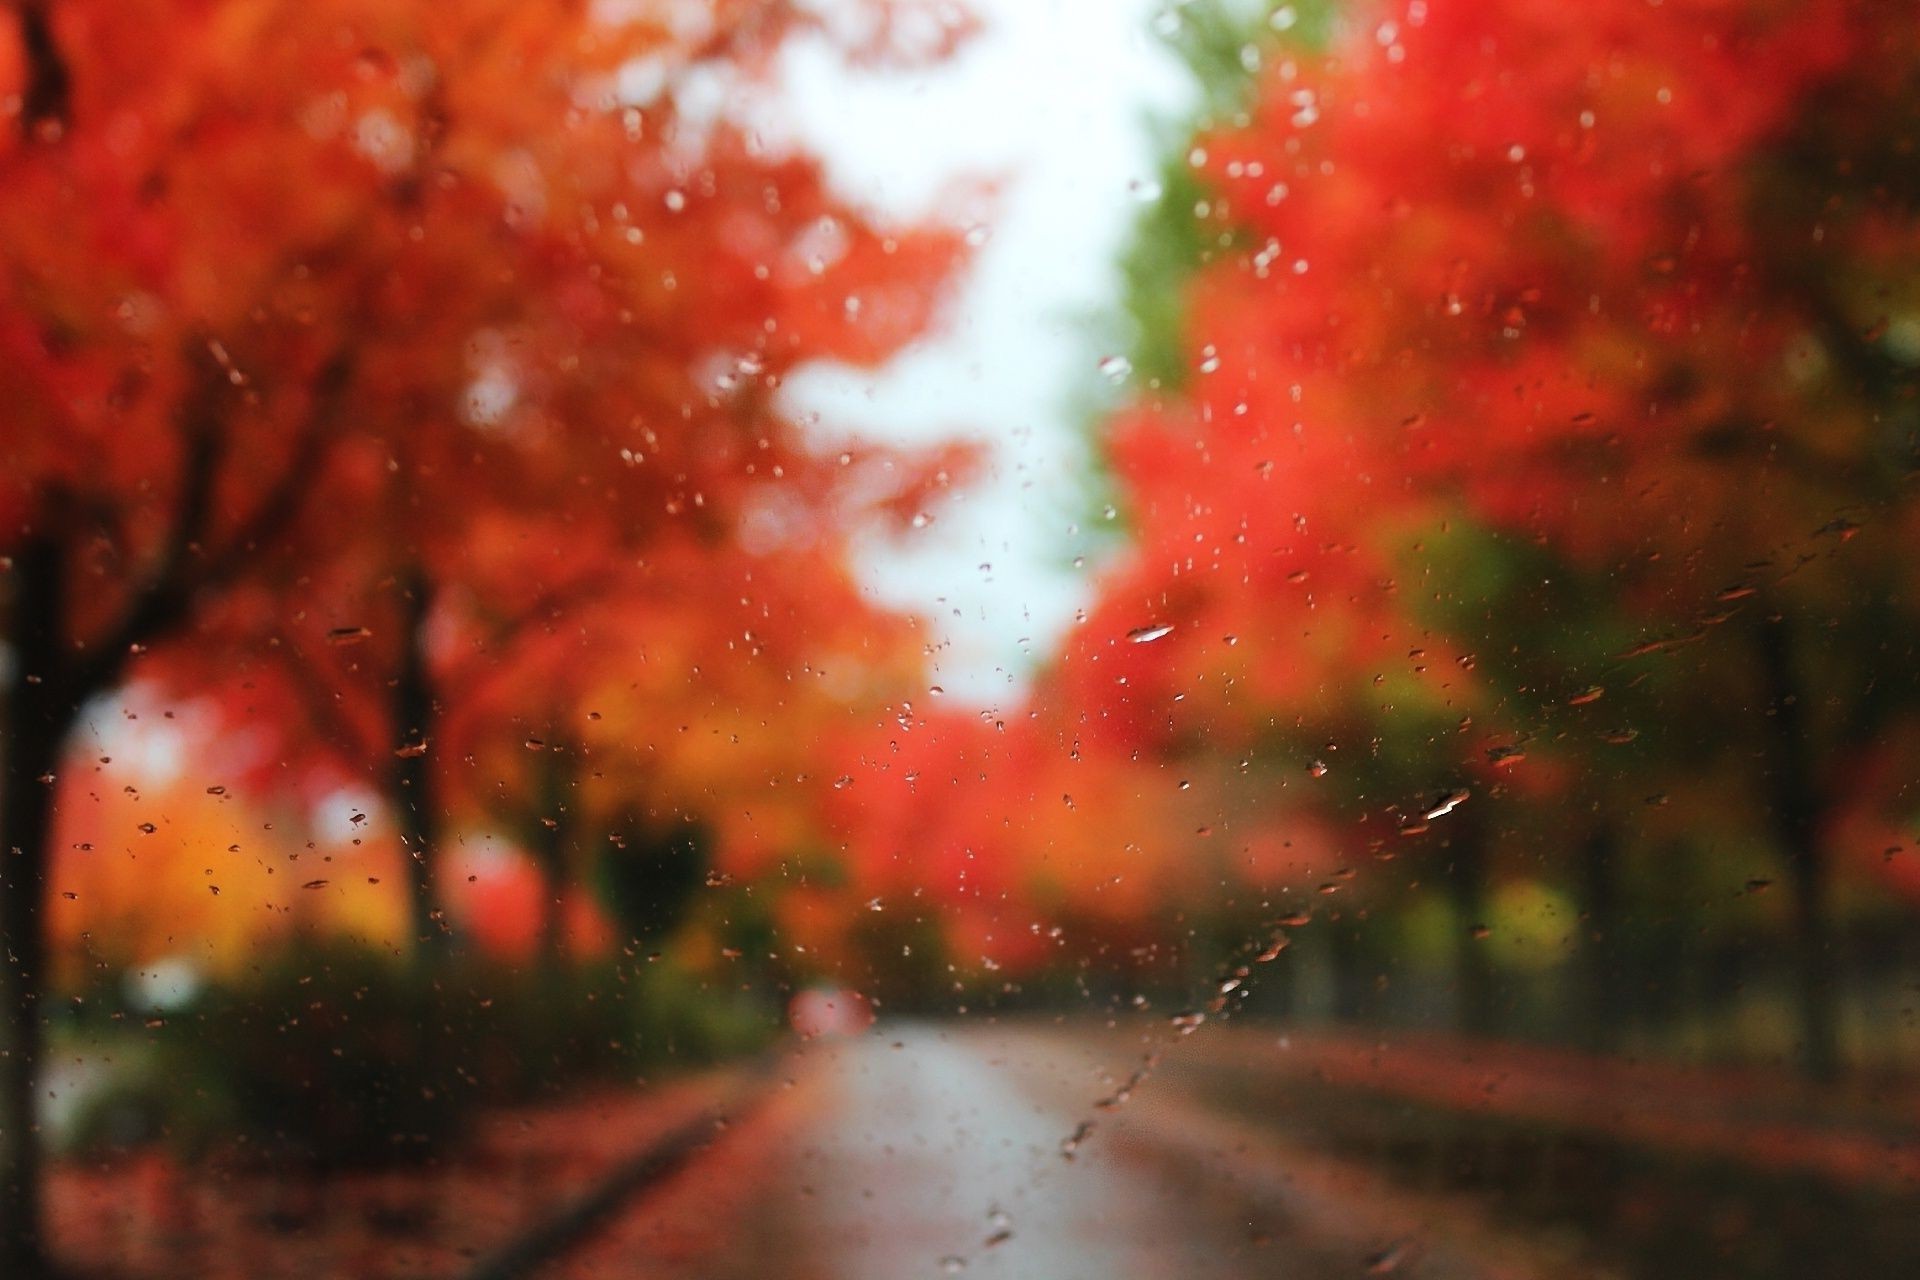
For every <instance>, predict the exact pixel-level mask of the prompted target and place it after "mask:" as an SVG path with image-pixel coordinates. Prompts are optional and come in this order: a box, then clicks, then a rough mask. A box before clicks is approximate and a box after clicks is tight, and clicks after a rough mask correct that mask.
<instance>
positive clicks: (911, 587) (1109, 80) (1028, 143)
mask: <svg viewBox="0 0 1920 1280" xmlns="http://www.w3.org/2000/svg"><path fill="white" fill-rule="evenodd" d="M1165 3H1166V0H974V5H973V7H974V9H975V11H976V12H977V13H978V14H979V15H980V17H981V18H982V20H983V22H984V23H985V30H984V31H983V32H982V33H981V35H980V36H979V37H977V38H976V39H975V40H974V41H972V42H971V43H970V44H968V45H967V46H966V47H965V48H964V50H963V52H962V53H961V55H960V56H959V57H958V58H956V59H955V60H953V61H952V62H950V63H948V64H946V65H943V66H941V67H938V68H935V69H934V70H932V71H930V72H927V73H925V74H915V75H911V76H906V75H881V74H866V75H858V74H854V73H850V72H848V71H847V70H846V69H845V68H844V67H842V66H840V65H838V64H837V63H836V62H835V61H834V60H833V59H831V58H830V57H828V56H826V55H825V54H824V53H821V52H820V51H818V50H813V51H805V52H799V53H797V54H796V55H794V56H793V57H792V59H791V62H790V64H789V72H790V75H791V84H792V86H793V88H794V89H795V93H794V95H793V98H792V99H791V100H792V101H794V103H795V104H796V112H797V117H798V118H797V119H796V120H793V121H790V122H788V126H789V127H790V128H793V129H795V130H796V131H797V132H798V133H799V135H800V136H801V137H802V138H804V139H806V140H808V141H809V142H810V143H811V144H812V145H814V146H815V147H817V148H819V150H820V151H821V153H822V154H824V155H825V156H826V158H827V162H828V164H829V166H830V169H831V171H832V172H833V174H834V176H835V179H836V181H837V182H838V183H839V184H840V186H841V187H842V189H843V190H844V191H846V192H847V193H848V194H850V195H851V196H853V197H854V198H855V199H857V200H859V201H860V202H862V203H864V204H867V205H868V206H870V207H873V208H876V209H879V210H881V211H883V212H886V213H892V214H899V215H902V216H912V215H917V214H922V213H925V212H928V211H935V212H944V211H945V210H943V196H944V197H947V203H948V204H949V205H950V204H951V196H952V193H953V190H954V186H955V184H956V182H964V181H965V180H966V179H968V178H982V177H984V178H989V179H998V180H999V182H1000V187H999V191H998V195H997V197H996V202H995V204H994V206H993V208H992V210H991V212H990V214H989V216H988V219H987V221H986V230H987V232H988V237H989V238H988V239H987V241H986V243H985V244H984V245H982V246H981V247H980V248H979V249H978V250H977V251H976V253H977V256H976V258H975V259H974V261H973V263H972V266H971V270H970V271H969V274H968V278H967V279H966V280H965V281H964V282H963V285H962V288H961V290H960V292H959V294H958V296H957V298H956V300H955V304H954V306H953V307H952V309H951V311H950V314H949V316H948V319H947V323H946V325H945V326H944V328H943V331H942V333H941V334H939V335H938V336H936V337H935V338H934V339H932V340H930V341H928V342H926V343H923V344H921V345H920V346H919V347H917V348H915V349H913V350H912V351H910V352H908V353H906V354H905V355H903V356H902V357H901V358H900V359H899V360H897V361H895V362H894V363H893V364H892V365H891V366H889V367H888V368H887V369H885V370H883V371H881V372H880V373H879V374H878V375H873V374H868V373H863V372H859V371H847V370H839V369H818V370H813V371H809V372H808V373H807V374H806V375H805V376H803V377H800V378H796V379H795V380H794V381H793V382H792V383H791V384H790V386H789V394H790V395H791V396H792V397H793V400H794V403H795V404H796V405H798V406H799V407H801V408H802V409H811V410H817V411H818V412H819V414H820V416H821V418H822V420H823V422H824V423H827V424H834V425H842V426H850V427H853V428H855V429H857V430H859V431H861V432H863V433H866V434H870V435H871V436H873V437H875V438H879V439H886V440H899V441H906V442H913V441H928V440H934V439H938V438H941V437H943V436H946V435H948V434H950V433H953V432H954V431H955V430H956V429H957V430H960V431H963V432H965V433H966V434H968V435H970V436H973V437H976V438H978V439H981V440H983V441H985V442H986V443H987V444H988V445H989V446H990V447H991V456H990V459H989V463H988V466H987V468H986V470H985V472H984V474H982V475H981V476H979V477H978V478H977V479H976V480H975V481H974V483H973V484H972V485H970V486H969V487H968V488H967V489H966V491H965V492H964V493H963V494H962V495H961V496H960V497H959V498H957V499H955V500H953V501H950V502H949V503H947V504H946V505H945V506H944V507H943V508H941V509H940V511H939V512H938V513H937V518H936V520H935V522H934V523H933V524H932V525H930V526H929V527H928V528H926V529H924V530H921V531H919V532H917V533H915V534H914V535H912V538H911V540H910V542H909V543H908V544H907V545H906V546H905V547H903V548H902V549H900V550H897V551H896V550H889V551H884V552H880V553H877V554H875V555H874V556H873V557H872V562H873V564H872V570H871V573H870V574H869V577H870V580H871V581H872V582H873V583H874V586H875V589H876V591H878V592H879V594H880V595H881V596H882V598H884V599H885V600H886V601H887V602H889V603H891V604H894V605H896V606H901V607H906V608H909V609H912V610H914V611H916V612H919V613H922V614H923V615H925V616H927V617H928V618H930V619H931V620H932V621H933V622H934V624H935V626H936V627H937V628H938V639H939V640H941V641H943V642H945V643H946V644H947V645H948V647H946V648H945V649H943V650H942V653H941V655H940V658H939V664H938V667H939V669H938V674H937V676H936V679H938V680H939V682H940V684H941V686H942V687H943V688H944V689H945V690H946V691H947V692H949V693H951V694H955V695H957V696H962V697H965V698H967V699H969V700H972V701H977V702H982V703H993V702H997V701H1002V700H1004V699H1006V698H1007V696H1008V694H1009V692H1010V690H1011V689H1014V688H1017V685H1018V681H1019V678H1020V676H1021V674H1023V673H1024V672H1025V670H1026V669H1027V667H1028V666H1029V659H1028V658H1027V656H1026V655H1027V654H1028V653H1029V652H1031V653H1032V654H1034V655H1041V654H1044V653H1045V652H1046V651H1047V649H1048V647H1049V646H1050V644H1051V642H1052V640H1053V639H1054V638H1055V637H1056V636H1057V635H1058V634H1059V632H1060V631H1061V630H1062V629H1063V628H1064V627H1065V626H1066V625H1067V624H1068V623H1070V622H1071V621H1072V618H1073V614H1074V611H1075V610H1076V609H1078V608H1079V607H1080V606H1081V605H1083V604H1084V603H1085V602H1086V598H1087V595H1088V585H1087V584H1088V577H1089V573H1090V570H1087V569H1075V568H1073V567H1072V565H1071V561H1072V558H1073V556H1074V555H1075V554H1076V551H1077V550H1078V549H1079V548H1077V547H1076V543H1077V542H1079V541H1080V540H1079V539H1077V538H1075V537H1074V535H1073V533H1072V526H1073V524H1074V522H1075V521H1076V520H1083V519H1085V518H1086V517H1087V515H1088V508H1089V503H1088V502H1087V500H1086V497H1085V495H1084V493H1083V491H1082V490H1081V488H1080V484H1081V481H1080V479H1079V477H1080V476H1081V475H1082V474H1083V471H1084V467H1083V463H1082V458H1083V456H1084V448H1083V443H1082V441H1081V439H1080V438H1079V434H1078V432H1079V424H1078V422H1077V421H1076V406H1080V407H1084V406H1086V405H1089V404H1091V403H1095V402H1096V401H1097V399H1098V397H1100V396H1101V395H1102V394H1103V393H1107V394H1110V393H1111V387H1110V386H1109V384H1108V381H1107V379H1106V378H1105V377H1104V376H1103V375H1102V373H1101V372H1100V369H1099V362H1100V360H1101V358H1102V357H1103V356H1105V355H1107V354H1110V353H1111V350H1112V347H1113V344H1114V342H1115V341H1116V340H1117V335H1120V334H1121V333H1122V332H1123V330H1121V328H1120V327H1119V322H1118V321H1117V319H1116V318H1115V317H1114V314H1113V304H1114V300H1115V298H1116V296H1117V288H1118V280H1119V276H1118V271H1117V258H1118V254H1119V252H1120V249H1121V246H1122V245H1123V243H1124V241H1125V239H1126V236H1127V234H1128V232H1129V230H1130V228H1131V225H1132V222H1133V220H1134V218H1135V217H1136V216H1137V215H1138V213H1139V211H1140V209H1141V206H1142V201H1143V200H1144V199H1146V198H1149V197H1150V195H1151V193H1152V191H1153V183H1154V178H1155V170H1156V163H1155V162H1156V157H1155V156H1154V154H1153V152H1152V148H1151V145H1150V141H1149V134H1148V129H1147V121H1148V119H1149V117H1150V116H1152V115H1156V114H1178V113H1181V112H1183V111H1184V110H1185V109H1186V104H1187V103H1188V101H1189V100H1190V98H1191V89H1190V87H1189V85H1188V82H1187V80H1186V78H1185V76H1184V74H1183V73H1182V71H1181V70H1180V68H1179V66H1178V64H1177V63H1176V62H1175V60H1174V59H1173V58H1172V56H1171V55H1170V54H1169V53H1168V52H1167V51H1166V50H1165V49H1164V48H1163V47H1162V46H1161V45H1160V43H1159V42H1158V41H1157V39H1156V38H1155V37H1154V36H1153V35H1152V34H1151V32H1150V30H1149V27H1148V22H1149V19H1150V17H1151V15H1152V14H1153V13H1154V12H1155V11H1157V10H1159V9H1162V8H1164V7H1165ZM1093 518H1094V519H1096V520H1097V519H1098V516H1097V515H1096V516H1094V517H1093ZM983 566H990V567H983Z"/></svg>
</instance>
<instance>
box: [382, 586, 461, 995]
mask: <svg viewBox="0 0 1920 1280" xmlns="http://www.w3.org/2000/svg"><path fill="white" fill-rule="evenodd" d="M400 591H401V599H400V644H401V649H400V666H399V670H398V671H397V672H396V673H395V677H394V682H393V727H394V729H395V731H396V732H397V734H398V736H399V741H400V742H401V743H403V744H405V746H404V747H403V748H402V750H401V752H400V754H399V756H398V757H397V758H396V759H395V761H394V770H393V778H392V785H393V794H392V796H391V797H390V798H391V801H392V804H393V812H394V821H395V824H396V825H397V827H398V829H399V834H400V843H401V845H402V847H403V851H404V854H405V857H406V863H407V881H406V883H407V926H408V930H409V933H410V935H411V938H412V942H413V953H412V954H413V963H414V967H415V969H416V970H421V971H428V970H431V969H433V968H435V967H437V965H438V963H439V961H440V959H441V958H442V957H443V956H444V955H445V953H446V950H447V946H448V936H447V924H446V916H445V913H444V912H443V911H441V910H440V906H439V896H438V893H437V891H436V886H435V883H434V874H435V872H436V870H437V868H436V867H435V865H434V859H435V857H436V855H437V854H438V853H439V843H440V808H439V804H438V801H437V797H436V796H435V794H434V785H433V782H434V778H433V762H432V759H431V752H432V750H433V748H434V747H435V745H436V744H435V743H434V742H433V731H434V727H435V722H436V720H437V718H438V716H439V711H440V704H439V701H438V699H436V698H435V696H434V689H433V673H432V672H431V671H430V670H429V668H428V665H427V663H428V659H427V652H426V649H427V635H426V632H427V622H428V618H429V615H430V614H431V612H432V609H433V583H432V582H431V580H430V579H428V577H427V576H426V574H425V573H423V572H421V571H420V570H418V569H414V570H411V571H409V572H407V573H405V574H403V575H401V578H400Z"/></svg>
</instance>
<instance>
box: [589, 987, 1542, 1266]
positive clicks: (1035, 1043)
mask: <svg viewBox="0 0 1920 1280" xmlns="http://www.w3.org/2000/svg"><path fill="white" fill-rule="evenodd" d="M1153 1047H1158V1048H1165V1046H1164V1045H1160V1046H1143V1045H1141V1044H1138V1043H1135V1042H1132V1041H1128V1040H1127V1039H1126V1038H1125V1037H1123V1036H1119V1035H1112V1036H1106V1037H1097V1036H1096V1037H1087V1036H1069V1035H1065V1034H1054V1033H1051V1032H1049V1031H1048V1030H1046V1029H1044V1028H1032V1027H1029V1028H1023V1029H1004V1028H999V1029H996V1028H991V1027H985V1028H962V1027H954V1026H950V1025H949V1026H926V1027H905V1028H892V1029H883V1030H881V1031H879V1032H877V1033H870V1034H868V1035H866V1036H862V1037H860V1038H858V1039H853V1040H845V1041H839V1042H834V1043H822V1044H817V1045H815V1046H813V1047H811V1048H809V1049H808V1050H807V1051H806V1053H805V1054H804V1055H803V1056H802V1058H801V1059H800V1060H799V1061H798V1063H797V1064H796V1066H795V1069H794V1071H793V1073H792V1077H791V1079H790V1081H789V1082H788V1086H787V1087H786V1088H784V1089H782V1090H781V1091H780V1093H779V1095H778V1096H777V1097H776V1099H775V1101H774V1102H773V1103H772V1104H771V1105H770V1106H769V1107H768V1108H767V1109H766V1111H765V1112H764V1113H762V1114H761V1115H759V1116H757V1117H755V1118H753V1119H750V1120H747V1121H744V1122H743V1123H742V1124H741V1126H740V1130H741V1132H739V1133H737V1134H735V1135H733V1136H732V1137H731V1138H729V1139H728V1140H727V1141H726V1142H724V1143H723V1144H721V1146H720V1147H719V1148H717V1149H716V1151H715V1158H714V1159H715V1163H714V1165H713V1166H712V1167H710V1168H709V1169H708V1170H707V1175H708V1176H707V1177H706V1179H705V1180H704V1181H702V1179H701V1178H700V1177H698V1176H696V1177H694V1178H691V1179H689V1180H688V1181H687V1182H686V1183H685V1184H683V1185H682V1186H680V1187H679V1188H677V1189H669V1190H668V1192H667V1193H666V1194H664V1195H663V1196H660V1197H658V1198H656V1199H655V1200H653V1201H650V1202H649V1203H648V1204H647V1205H646V1206H643V1210H644V1211H643V1212H641V1213H639V1214H638V1215H636V1218H635V1220H634V1221H632V1222H630V1223H629V1224H628V1226H627V1228H626V1229H625V1230H624V1231H619V1232H616V1233H614V1236H613V1237H612V1238H610V1239H608V1240H606V1241H605V1242H604V1243H603V1244H602V1245H601V1247H599V1248H597V1249H596V1250H594V1251H593V1253H594V1256H595V1260H596V1261H595V1265H592V1266H587V1267H584V1268H574V1269H570V1270H569V1273H568V1274H570V1275H592V1276H601V1275H606V1276H613V1275H629V1276H631V1275H646V1276H662V1277H672V1278H673V1280H683V1278H684V1280H694V1278H696V1277H697V1278H699V1280H743V1278H744V1277H748V1276H754V1277H770V1278H773V1280H906V1278H909V1277H916V1276H929V1277H932V1276H941V1275H953V1274H965V1275H967V1276H981V1277H1006V1278H1008V1280H1013V1278H1020V1280H1173V1278H1175V1277H1178V1278H1181V1280H1188V1278H1192V1280H1210V1278H1212V1277H1223V1278H1224V1277H1229V1276H1231V1277H1235V1278H1236V1280H1244V1278H1245V1277H1249V1276H1273V1277H1289V1278H1292V1280H1320V1278H1321V1277H1351V1276H1361V1275H1368V1274H1386V1273H1389V1272H1391V1273H1393V1274H1397V1275H1418V1276H1421V1277H1426V1278H1428V1280H1441V1278H1448V1277H1480V1276H1486V1277H1493V1276H1502V1277H1504V1276H1515V1277H1518V1276H1549V1275H1572V1274H1578V1273H1577V1272H1576V1271H1572V1270H1567V1269H1562V1268H1560V1267H1558V1266H1544V1265H1542V1264H1541V1263H1540V1261H1539V1259H1538V1258H1537V1257H1536V1256H1533V1255H1530V1254H1527V1253H1525V1252H1524V1250H1522V1251H1520V1252H1516V1250H1515V1242H1510V1241H1502V1240H1500V1239H1498V1238H1495V1237H1492V1236H1490V1235H1487V1234H1485V1233H1477V1232H1476V1229H1475V1226H1474V1224H1473V1223H1472V1222H1471V1221H1470V1220H1469V1219H1467V1218H1461V1219H1459V1220H1457V1221H1450V1222H1448V1223H1447V1224H1445V1225H1444V1226H1439V1225H1436V1223H1435V1221H1434V1219H1435V1217H1436V1209H1435V1206H1434V1205H1433V1204H1431V1203H1430V1202H1428V1203H1410V1202H1408V1201H1407V1199H1406V1198H1405V1197H1404V1196H1397V1194H1396V1193H1395V1192H1393V1191H1391V1190H1390V1189H1388V1188H1386V1187H1385V1186H1383V1185H1380V1184H1379V1183H1377V1182H1375V1181H1373V1180H1371V1179H1370V1178H1369V1177H1368V1176H1367V1175H1365V1174H1364V1173H1362V1172H1359V1171H1356V1170H1354V1169H1351V1168H1348V1167H1328V1166H1327V1165H1326V1164H1325V1162H1324V1161H1323V1160H1322V1161H1318V1162H1317V1163H1316V1161H1317V1160H1318V1158H1316V1157H1313V1156H1310V1155H1307V1154H1306V1153H1304V1152H1299V1151H1294V1150H1290V1149H1286V1148H1284V1147H1281V1146H1278V1145H1276V1143H1275V1142H1274V1141H1273V1140H1272V1139H1270V1138H1269V1137H1267V1136H1264V1135H1262V1134H1258V1133H1250V1132H1248V1131H1247V1128H1248V1127H1247V1126H1245V1125H1243V1124H1236V1123H1234V1122H1231V1121H1227V1120H1223V1119H1221V1118H1220V1117H1219V1116H1217V1115H1216V1114H1214V1113H1212V1112H1210V1111H1207V1110H1205V1109H1203V1108H1199V1107H1197V1106H1195V1105H1194V1104H1193V1103H1192V1102H1191V1101H1190V1100H1188V1099H1186V1098H1185V1097H1184V1096H1183V1094H1184V1090H1183V1089H1182V1088H1181V1086H1180V1082H1179V1080H1178V1074H1179V1073H1178V1069H1177V1063H1174V1064H1170V1066H1169V1068H1168V1069H1167V1070H1166V1071H1165V1072H1164V1074H1163V1076H1160V1077H1156V1078H1155V1079H1153V1080H1151V1081H1149V1082H1148V1084H1147V1085H1146V1086H1145V1087H1143V1088H1141V1089H1139V1090H1138V1091H1137V1092H1136V1093H1135V1095H1134V1096H1133V1097H1132V1099H1131V1100H1130V1101H1128V1102H1127V1103H1126V1104H1125V1105H1124V1106H1121V1107H1119V1108H1117V1109H1112V1110H1101V1109H1100V1108H1098V1107H1097V1106H1096V1101H1097V1100H1099V1099H1102V1098H1105V1097H1108V1096H1109V1095H1111V1094H1112V1093H1113V1092H1114V1089H1115V1087H1116V1086H1117V1085H1119V1084H1121V1083H1123V1082H1124V1081H1125V1080H1126V1078H1127V1077H1128V1075H1130V1074H1131V1072H1132V1071H1133V1069H1134V1068H1135V1067H1137V1066H1139V1065H1140V1063H1141V1060H1142V1055H1143V1053H1144V1052H1146V1051H1147V1050H1148V1049H1149V1048H1153ZM1089 1122H1090V1123H1091V1124H1092V1126H1093V1127H1092V1129H1091V1131H1090V1132H1089V1133H1087V1135H1086V1136H1085V1138H1084V1139H1083V1140H1082V1141H1081V1142H1080V1143H1079V1144H1078V1146H1077V1147H1076V1149H1075V1152H1074V1158H1073V1159H1071V1160H1069V1159H1067V1158H1066V1157H1065V1155H1063V1153H1062V1143H1063V1141H1065V1140H1067V1139H1069V1138H1070V1137H1071V1136H1072V1135H1073V1134H1075V1132H1076V1131H1077V1130H1078V1129H1079V1128H1080V1126H1081V1125H1082V1124H1083V1123H1089ZM729 1146H730V1147H731V1150H730V1151H729V1150H728V1148H729ZM1463 1233H1464V1234H1463ZM642 1255H644V1257H645V1261H644V1263H642V1262H640V1261H639V1259H640V1257H641V1256H642Z"/></svg>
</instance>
